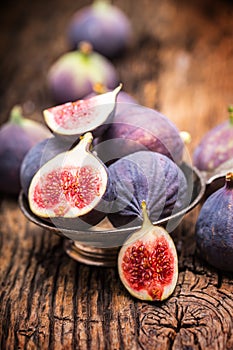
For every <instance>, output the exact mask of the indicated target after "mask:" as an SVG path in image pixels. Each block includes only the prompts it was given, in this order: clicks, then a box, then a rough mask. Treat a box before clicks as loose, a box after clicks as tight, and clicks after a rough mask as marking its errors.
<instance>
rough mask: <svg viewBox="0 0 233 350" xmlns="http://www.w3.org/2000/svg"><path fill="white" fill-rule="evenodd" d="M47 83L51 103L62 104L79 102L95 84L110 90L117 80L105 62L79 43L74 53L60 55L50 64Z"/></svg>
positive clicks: (113, 71) (110, 64)
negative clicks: (53, 101) (51, 99)
mask: <svg viewBox="0 0 233 350" xmlns="http://www.w3.org/2000/svg"><path fill="white" fill-rule="evenodd" d="M47 80H48V88H49V90H50V91H51V95H52V97H53V99H54V100H55V102H56V103H65V102H70V101H75V100H78V99H82V98H83V97H84V96H86V95H87V94H89V93H90V92H92V86H93V85H94V84H95V83H102V84H104V85H105V86H107V88H109V89H114V88H115V87H116V86H117V84H118V82H119V77H118V73H117V71H116V69H115V67H114V66H113V64H112V63H111V62H110V61H109V60H108V59H107V58H105V57H103V56H102V55H100V54H98V53H97V52H94V51H92V48H91V45H90V44H88V43H81V44H80V47H79V49H78V50H76V51H72V52H67V53H65V54H63V55H62V56H60V57H59V58H58V59H57V60H56V61H55V62H54V63H53V64H52V66H51V67H50V69H49V71H48V77H47Z"/></svg>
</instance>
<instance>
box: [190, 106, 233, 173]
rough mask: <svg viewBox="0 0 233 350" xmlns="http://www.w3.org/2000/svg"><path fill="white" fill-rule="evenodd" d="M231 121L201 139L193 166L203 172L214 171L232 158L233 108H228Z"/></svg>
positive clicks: (218, 126)
mask: <svg viewBox="0 0 233 350" xmlns="http://www.w3.org/2000/svg"><path fill="white" fill-rule="evenodd" d="M228 112H229V120H227V121H225V122H223V123H221V124H219V125H217V126H216V127H214V128H213V129H211V130H210V131H209V132H207V133H206V134H205V135H204V137H203V138H202V139H201V141H200V143H199V145H198V146H197V147H196V149H195V150H194V153H193V164H194V165H195V166H196V167H197V168H198V169H199V170H202V171H213V170H214V169H216V168H218V167H219V166H220V165H221V164H223V163H224V162H226V161H227V160H229V159H230V158H232V154H233V107H232V106H230V107H229V108H228Z"/></svg>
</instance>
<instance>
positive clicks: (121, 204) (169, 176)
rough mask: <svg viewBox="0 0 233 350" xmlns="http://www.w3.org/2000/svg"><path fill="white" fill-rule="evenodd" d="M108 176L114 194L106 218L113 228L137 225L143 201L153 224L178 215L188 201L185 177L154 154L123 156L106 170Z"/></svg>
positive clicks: (162, 157) (176, 168) (170, 161)
mask: <svg viewBox="0 0 233 350" xmlns="http://www.w3.org/2000/svg"><path fill="white" fill-rule="evenodd" d="M109 176H110V178H111V179H112V180H113V181H114V183H115V188H114V190H115V192H116V193H115V201H114V203H113V205H112V208H111V213H110V214H109V215H108V218H109V220H110V221H111V223H112V224H113V226H115V227H120V226H124V225H128V224H129V226H132V223H133V224H134V225H138V224H139V225H140V224H141V223H142V212H141V202H142V201H143V200H145V201H146V203H147V207H148V215H149V217H150V220H151V221H152V222H156V221H158V220H159V219H161V218H164V217H167V216H169V215H170V214H171V213H175V212H178V211H179V210H181V209H182V208H184V207H185V206H186V205H187V203H188V200H189V198H188V188H187V181H186V178H185V175H184V173H183V172H182V170H181V169H180V168H179V167H178V166H177V165H176V164H175V163H174V162H173V161H172V160H171V159H169V158H168V157H166V156H164V155H163V154H159V153H157V152H151V151H139V152H136V153H132V154H130V155H128V156H125V157H123V158H121V159H119V160H117V161H116V162H115V163H113V164H111V165H110V166H109Z"/></svg>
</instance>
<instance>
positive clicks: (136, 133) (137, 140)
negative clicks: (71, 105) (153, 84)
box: [95, 103, 184, 164]
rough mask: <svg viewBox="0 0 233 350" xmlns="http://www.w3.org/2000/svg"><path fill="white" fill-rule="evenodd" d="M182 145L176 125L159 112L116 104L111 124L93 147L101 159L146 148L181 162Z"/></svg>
mask: <svg viewBox="0 0 233 350" xmlns="http://www.w3.org/2000/svg"><path fill="white" fill-rule="evenodd" d="M183 149H184V144H183V141H182V139H181V137H180V134H179V131H178V129H177V128H176V126H175V125H174V124H173V123H172V122H171V121H170V120H169V119H168V118H167V117H165V116H164V115H162V114H161V113H159V112H157V111H155V110H153V109H149V108H145V107H143V106H140V105H136V104H124V103H122V104H118V105H117V110H116V113H115V116H114V118H113V121H112V124H110V126H109V128H108V129H107V131H106V132H105V133H104V134H103V135H102V136H101V137H99V138H98V140H96V145H95V150H96V152H97V154H98V156H99V157H100V158H101V159H102V160H103V161H104V162H105V163H107V162H112V161H113V160H116V159H118V158H122V157H124V156H126V155H128V154H131V153H134V152H137V151H141V150H150V151H153V152H158V153H162V154H164V155H166V156H168V157H169V158H171V159H172V160H173V161H174V162H176V163H178V164H179V163H181V161H182V157H183Z"/></svg>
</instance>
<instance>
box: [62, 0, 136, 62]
mask: <svg viewBox="0 0 233 350" xmlns="http://www.w3.org/2000/svg"><path fill="white" fill-rule="evenodd" d="M67 37H68V41H69V43H70V46H71V48H73V49H74V48H76V47H77V45H78V44H79V43H80V42H81V41H88V42H90V43H91V44H92V46H93V48H94V50H95V51H97V52H99V53H101V54H102V55H104V56H106V57H109V58H113V57H116V56H118V55H119V54H120V53H122V52H123V51H124V50H125V49H126V48H127V46H128V45H129V43H130V41H131V39H132V26H131V23H130V20H129V18H128V17H127V16H126V14H125V13H124V12H123V11H122V10H121V9H119V8H118V7H116V6H113V5H112V4H110V2H109V1H107V0H96V1H94V2H93V4H92V5H90V6H86V7H83V8H82V9H80V10H78V11H77V12H76V13H75V14H74V15H73V17H72V18H71V20H70V23H69V25H68V33H67Z"/></svg>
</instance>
